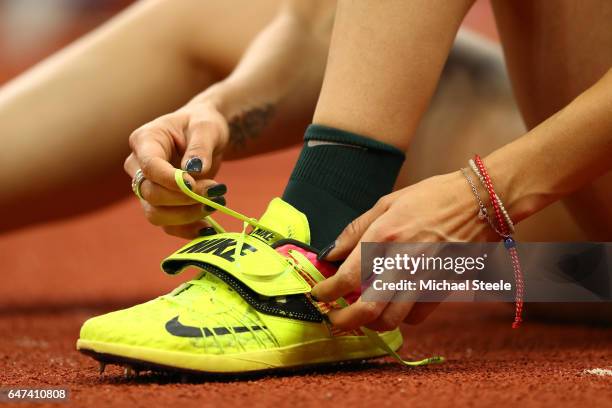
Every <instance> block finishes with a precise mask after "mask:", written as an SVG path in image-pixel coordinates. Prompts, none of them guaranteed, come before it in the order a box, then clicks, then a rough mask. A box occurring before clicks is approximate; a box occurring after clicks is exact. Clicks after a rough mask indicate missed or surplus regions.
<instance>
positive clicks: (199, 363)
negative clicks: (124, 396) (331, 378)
mask: <svg viewBox="0 0 612 408" xmlns="http://www.w3.org/2000/svg"><path fill="white" fill-rule="evenodd" d="M381 337H382V338H383V339H384V340H385V342H387V344H389V346H390V347H391V348H392V349H393V350H397V349H399V348H400V347H401V346H402V336H401V334H400V333H399V331H392V332H387V333H383V334H381ZM76 346H77V350H79V351H80V352H81V353H83V354H86V355H88V356H91V357H93V358H94V359H96V360H98V361H100V362H102V363H109V364H119V365H135V366H138V367H142V368H145V369H146V368H150V369H154V370H158V369H159V370H161V371H178V372H188V373H210V374H239V373H252V372H263V371H271V370H279V369H284V368H294V367H303V366H311V365H319V364H327V363H338V362H344V361H352V360H363V359H369V358H375V357H382V356H386V355H387V353H386V352H385V351H384V350H381V349H379V348H377V347H376V346H374V345H372V343H371V341H370V340H369V339H368V338H367V337H365V336H345V337H337V338H333V339H321V340H315V341H312V342H308V343H301V344H297V345H292V346H286V347H280V348H276V349H271V350H263V351H253V352H245V353H236V354H221V355H214V354H194V353H185V352H177V351H166V350H160V349H151V348H146V347H137V346H130V345H124V344H116V343H105V342H99V341H91V340H84V339H79V340H78V341H77V345H76Z"/></svg>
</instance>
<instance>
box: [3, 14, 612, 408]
mask: <svg viewBox="0 0 612 408" xmlns="http://www.w3.org/2000/svg"><path fill="white" fill-rule="evenodd" d="M483 10H484V11H483ZM483 13H484V14H486V13H487V10H486V9H483V7H477V8H476V9H475V11H473V12H472V13H471V14H470V16H468V21H471V22H472V23H477V24H478V25H479V26H480V28H481V29H482V30H484V31H485V32H486V33H487V34H489V35H491V36H493V37H494V36H495V34H494V29H493V28H492V26H491V24H489V20H487V19H486V18H484V17H483ZM483 21H485V23H483ZM295 154H296V151H295V150H293V151H288V152H282V153H277V154H274V155H270V156H268V157H263V158H258V159H250V160H246V161H243V162H241V163H229V164H227V165H225V167H224V168H223V170H222V172H221V174H220V175H219V177H218V178H217V180H220V181H223V182H225V183H227V184H228V185H229V186H230V191H229V193H228V203H229V204H230V205H231V206H232V207H233V208H236V209H237V210H239V211H241V212H244V213H247V214H252V215H258V214H260V213H261V211H262V210H263V209H264V207H265V204H266V203H267V202H268V201H269V199H270V198H271V197H272V196H274V195H278V194H280V192H281V191H282V187H283V185H284V183H285V181H286V179H287V176H288V174H289V171H290V168H291V165H292V163H293V161H294V159H295ZM272 163H273V170H274V171H271V170H270V166H271V164H272ZM122 188H124V189H125V190H126V192H127V191H129V180H128V179H127V178H126V180H125V185H124V186H123V187H122ZM3 216H6V215H3ZM232 225H233V226H234V227H238V225H237V224H236V223H234V224H232ZM180 244H181V241H179V240H177V239H174V238H170V237H167V236H165V235H163V234H162V233H159V232H157V230H156V229H154V228H153V227H151V226H149V225H147V223H146V221H145V220H144V219H143V217H142V215H141V212H140V209H139V206H138V203H137V202H136V200H134V199H132V198H130V199H128V200H126V201H124V202H122V203H118V204H117V205H115V206H113V207H110V208H108V209H106V210H105V211H101V212H98V213H95V214H91V215H87V216H83V217H79V218H76V219H73V220H68V221H65V222H61V223H56V224H52V225H42V226H38V227H35V228H30V229H27V230H23V231H18V232H15V233H12V234H10V235H7V236H3V237H1V238H0V259H1V260H2V285H1V286H0V385H1V386H11V385H12V386H22V387H23V386H30V387H31V386H57V387H68V388H70V390H71V402H72V404H71V405H74V406H100V407H105V406H128V407H139V406H147V407H152V406H179V407H181V408H184V407H192V406H193V407H203V406H213V405H214V406H226V405H236V406H294V407H295V406H304V405H315V404H316V405H319V406H322V405H323V406H338V404H341V405H342V406H355V407H357V406H413V407H417V406H427V407H437V406H449V405H453V406H492V405H494V404H497V405H500V406H516V405H519V404H520V405H521V406H523V407H524V408H527V407H532V406H542V405H546V406H577V405H582V406H588V407H591V406H612V377H610V376H608V377H598V376H594V375H591V374H585V373H584V370H585V369H592V368H598V367H600V368H610V366H611V365H612V331H611V330H610V329H609V328H608V329H606V328H593V327H587V326H569V325H563V326H562V325H553V324H543V323H535V322H532V321H527V323H526V324H525V325H524V327H523V328H521V329H519V330H511V329H510V323H511V320H512V311H511V308H509V307H505V306H502V305H482V304H479V305H444V306H443V307H441V308H440V309H439V311H438V312H437V313H436V314H434V315H433V316H432V317H431V318H430V319H429V320H428V321H426V322H425V323H424V324H422V325H420V326H418V327H415V328H407V329H406V330H405V337H406V346H405V348H404V350H403V354H404V355H406V356H408V355H413V356H426V355H431V354H434V353H435V354H441V355H445V356H446V357H447V358H448V360H449V361H448V362H446V363H445V364H443V365H440V366H435V367H425V368H418V369H403V368H401V367H399V366H398V365H396V364H395V363H393V362H392V361H391V360H381V361H377V362H374V363H370V364H366V365H359V364H357V365H351V366H348V367H335V368H327V369H318V370H316V371H308V372H301V373H294V374H291V375H284V376H280V375H275V376H259V377H250V378H242V379H235V380H231V381H230V380H224V381H219V380H218V379H211V378H200V379H198V381H199V382H198V383H187V384H183V383H180V382H177V381H176V379H168V378H161V377H157V376H153V375H144V376H142V377H140V378H139V379H137V380H124V379H123V377H122V371H121V370H120V369H118V368H113V367H110V368H108V369H107V372H106V375H105V376H104V377H99V376H98V374H97V365H96V364H95V363H94V361H93V360H91V359H89V358H86V357H84V356H81V355H80V354H78V353H77V352H76V351H75V350H74V343H75V340H76V338H77V336H78V330H79V327H80V325H81V323H82V322H83V321H84V320H85V319H86V318H87V317H89V316H91V315H94V314H99V313H103V312H106V311H108V310H112V309H114V308H118V307H123V306H127V305H131V304H134V303H136V302H139V301H141V300H145V299H148V298H151V297H154V296H157V295H159V294H160V293H163V292H165V291H167V290H169V289H171V288H173V287H175V286H177V285H178V284H179V282H181V281H183V280H184V279H185V277H178V278H177V277H167V276H164V275H163V274H162V273H161V272H160V270H159V266H158V265H159V261H160V259H161V258H162V257H163V256H164V255H167V254H168V253H169V252H171V251H172V250H174V249H175V248H176V247H177V246H178V245H180ZM19 406H25V404H21V405H19ZM36 406H43V405H40V404H36Z"/></svg>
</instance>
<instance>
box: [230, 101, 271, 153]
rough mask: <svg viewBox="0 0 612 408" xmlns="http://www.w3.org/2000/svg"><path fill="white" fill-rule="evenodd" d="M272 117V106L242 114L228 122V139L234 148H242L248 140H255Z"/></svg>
mask: <svg viewBox="0 0 612 408" xmlns="http://www.w3.org/2000/svg"><path fill="white" fill-rule="evenodd" d="M272 115H274V106H272V105H271V104H268V105H264V106H262V107H260V108H254V109H251V110H249V111H246V112H243V113H241V114H239V115H238V116H236V117H234V118H233V119H232V120H230V122H229V139H230V143H231V144H233V145H234V147H235V148H244V147H245V146H246V143H247V141H248V140H249V139H255V138H256V137H257V136H259V134H260V133H261V132H262V130H263V129H264V128H265V127H266V125H267V124H268V122H269V121H270V118H271V117H272Z"/></svg>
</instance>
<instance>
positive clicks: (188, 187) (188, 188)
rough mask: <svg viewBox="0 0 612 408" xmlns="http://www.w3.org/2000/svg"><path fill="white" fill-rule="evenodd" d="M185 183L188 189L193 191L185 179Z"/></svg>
mask: <svg viewBox="0 0 612 408" xmlns="http://www.w3.org/2000/svg"><path fill="white" fill-rule="evenodd" d="M185 185H186V186H187V188H188V189H190V190H191V191H193V187H191V183H190V182H188V181H185Z"/></svg>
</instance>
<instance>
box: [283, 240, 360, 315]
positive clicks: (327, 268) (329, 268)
mask: <svg viewBox="0 0 612 408" xmlns="http://www.w3.org/2000/svg"><path fill="white" fill-rule="evenodd" d="M290 250H293V251H297V252H299V253H301V254H302V255H304V256H305V257H306V258H307V259H308V260H309V261H310V263H312V264H313V265H314V267H315V268H317V270H318V271H319V272H321V275H323V276H325V278H329V277H330V276H332V275H334V274H335V273H336V272H337V271H338V267H337V266H336V265H335V264H333V263H331V262H327V261H320V260H318V259H317V253H316V252H312V251H309V250H307V249H304V248H302V247H299V246H297V245H293V244H285V245H281V246H279V247H277V248H276V252H278V253H280V254H281V255H283V256H284V257H289V256H290V255H289V251H290ZM360 295H361V293H360V291H356V292H351V293H349V294H348V295H346V296H344V299H346V301H347V302H349V303H354V302H355V301H356V300H357V299H359V296H360Z"/></svg>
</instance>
